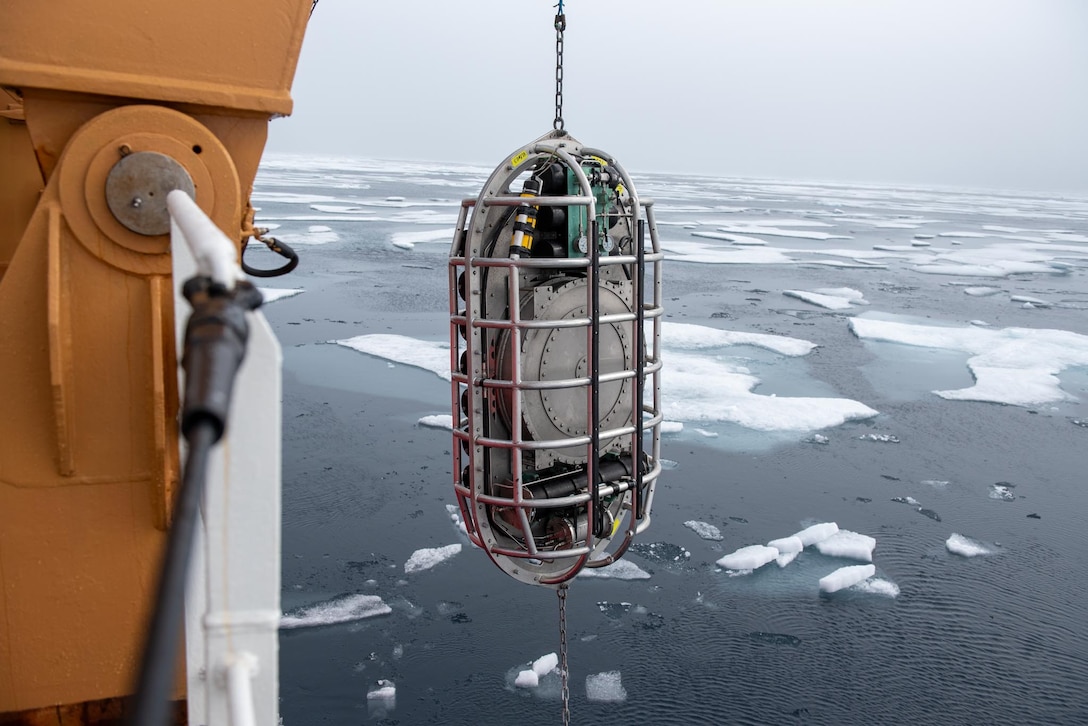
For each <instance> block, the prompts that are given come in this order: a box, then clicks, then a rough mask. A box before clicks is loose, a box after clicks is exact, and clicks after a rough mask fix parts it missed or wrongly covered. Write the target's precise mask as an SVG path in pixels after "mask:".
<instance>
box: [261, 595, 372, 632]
mask: <svg viewBox="0 0 1088 726" xmlns="http://www.w3.org/2000/svg"><path fill="white" fill-rule="evenodd" d="M391 612H393V608H391V607H389V606H388V605H386V604H385V602H384V601H382V599H381V598H380V597H378V596H377V595H345V596H343V597H337V598H333V599H332V600H327V601H325V602H321V603H317V604H316V605H310V606H308V607H304V608H301V609H300V610H298V611H296V612H292V613H290V614H284V616H283V617H281V618H280V627H281V628H308V627H314V626H321V625H334V624H336V623H347V622H351V621H352V620H362V619H363V618H372V617H374V616H375V615H385V614H386V613H391Z"/></svg>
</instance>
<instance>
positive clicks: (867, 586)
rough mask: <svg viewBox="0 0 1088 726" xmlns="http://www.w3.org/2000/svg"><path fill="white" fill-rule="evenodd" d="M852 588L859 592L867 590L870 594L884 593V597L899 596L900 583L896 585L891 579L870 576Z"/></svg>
mask: <svg viewBox="0 0 1088 726" xmlns="http://www.w3.org/2000/svg"><path fill="white" fill-rule="evenodd" d="M850 589H851V590H857V591H859V592H867V593H869V594H870V595H882V596H884V597H898V596H899V585H896V584H895V583H894V582H892V581H891V580H885V579H883V578H880V577H870V578H869V579H868V580H862V581H861V582H859V583H857V584H856V585H853V586H851V588H850Z"/></svg>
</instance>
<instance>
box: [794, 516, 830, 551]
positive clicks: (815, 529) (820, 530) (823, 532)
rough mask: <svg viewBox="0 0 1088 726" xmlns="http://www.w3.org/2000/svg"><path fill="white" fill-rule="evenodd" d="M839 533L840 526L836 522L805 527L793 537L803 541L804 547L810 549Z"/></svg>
mask: <svg viewBox="0 0 1088 726" xmlns="http://www.w3.org/2000/svg"><path fill="white" fill-rule="evenodd" d="M838 531H839V525H837V524H835V523H834V522H822V523H820V524H814V525H812V526H811V527H805V528H804V529H802V530H801V531H800V532H798V533H797V534H795V535H793V536H794V537H796V538H797V539H799V540H801V544H802V545H804V546H805V547H808V546H810V545H814V544H816V543H817V542H822V541H823V540H825V539H827V538H828V537H830V536H831V535H833V534H835V533H836V532H838Z"/></svg>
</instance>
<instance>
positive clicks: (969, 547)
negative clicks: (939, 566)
mask: <svg viewBox="0 0 1088 726" xmlns="http://www.w3.org/2000/svg"><path fill="white" fill-rule="evenodd" d="M944 546H945V547H947V548H948V551H949V552H951V553H952V554H954V555H960V556H961V557H978V556H979V555H992V554H993V553H994V551H993V550H992V549H990V548H989V547H987V546H986V545H984V544H982V543H981V542H979V541H977V540H973V539H971V538H970V537H964V536H963V535H962V534H957V533H955V532H953V533H952V536H950V537H949V538H948V539H947V540H946V541H945V543H944Z"/></svg>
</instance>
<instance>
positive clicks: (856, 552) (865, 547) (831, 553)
mask: <svg viewBox="0 0 1088 726" xmlns="http://www.w3.org/2000/svg"><path fill="white" fill-rule="evenodd" d="M875 548H876V540H875V539H873V538H872V537H870V536H869V535H867V534H858V533H857V532H851V531H850V530H848V529H840V530H839V531H838V532H836V533H835V534H833V535H831V536H830V537H828V538H827V539H825V540H823V541H822V542H817V543H816V549H818V550H819V551H820V554H823V555H827V556H828V557H849V558H850V559H852V560H861V561H863V562H872V561H873V550H874V549H875Z"/></svg>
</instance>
